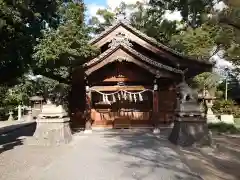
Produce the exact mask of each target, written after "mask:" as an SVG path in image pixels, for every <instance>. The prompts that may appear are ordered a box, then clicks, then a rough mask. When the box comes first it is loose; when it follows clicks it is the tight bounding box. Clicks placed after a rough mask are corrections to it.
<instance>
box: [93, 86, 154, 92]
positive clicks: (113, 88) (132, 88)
mask: <svg viewBox="0 0 240 180" xmlns="http://www.w3.org/2000/svg"><path fill="white" fill-rule="evenodd" d="M91 89H92V90H96V91H101V92H102V91H119V90H125V91H143V90H145V89H152V87H151V86H93V87H91Z"/></svg>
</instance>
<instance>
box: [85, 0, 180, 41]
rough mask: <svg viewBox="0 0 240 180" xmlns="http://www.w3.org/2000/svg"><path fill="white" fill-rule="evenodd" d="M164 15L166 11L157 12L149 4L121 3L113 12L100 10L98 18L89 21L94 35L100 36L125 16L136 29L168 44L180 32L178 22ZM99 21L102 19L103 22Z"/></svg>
mask: <svg viewBox="0 0 240 180" xmlns="http://www.w3.org/2000/svg"><path fill="white" fill-rule="evenodd" d="M164 13H165V12H164V11H161V10H156V9H154V8H153V7H149V6H148V4H144V3H140V2H137V3H136V4H125V3H121V4H120V5H119V7H117V8H116V9H115V10H113V11H112V10H110V9H99V10H98V11H97V14H96V16H94V17H92V18H91V19H90V20H89V25H90V26H91V27H92V29H93V33H94V34H99V33H100V32H102V31H103V30H104V29H105V28H106V27H108V26H110V25H112V23H113V22H114V20H115V19H116V18H117V16H118V15H123V16H125V19H127V20H128V21H129V23H130V24H131V25H132V26H133V27H135V28H136V29H138V30H140V31H141V32H143V33H145V34H147V35H148V36H150V37H153V38H155V39H156V40H158V41H160V42H161V43H167V42H168V41H169V40H170V38H171V36H172V35H173V34H176V33H177V32H178V29H177V22H176V21H168V20H167V19H165V17H164ZM99 17H100V18H99ZM99 19H102V20H103V22H102V21H100V20H99Z"/></svg>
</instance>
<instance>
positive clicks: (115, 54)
mask: <svg viewBox="0 0 240 180" xmlns="http://www.w3.org/2000/svg"><path fill="white" fill-rule="evenodd" d="M121 53H122V54H121ZM119 56H120V57H121V58H119ZM124 56H126V57H128V58H130V59H139V60H141V61H143V62H144V63H142V62H141V61H139V62H136V60H131V61H132V62H133V63H135V64H137V65H140V64H142V66H143V68H144V67H146V65H145V64H148V65H147V66H149V65H150V66H154V67H155V68H156V69H163V70H166V71H169V72H172V73H176V74H183V71H181V70H179V69H176V68H172V67H170V66H167V65H164V64H162V63H160V62H156V61H154V60H152V59H150V58H148V57H146V56H144V55H142V54H141V53H139V52H137V51H136V50H134V49H133V48H131V47H130V46H127V45H124V44H120V45H117V46H114V47H112V48H109V49H108V50H106V51H105V52H104V53H102V54H100V55H99V56H98V57H96V58H94V59H93V60H91V61H89V62H87V63H85V64H84V65H83V67H84V68H86V69H91V68H90V67H91V66H94V65H96V64H98V63H101V62H103V61H106V59H107V58H108V57H110V58H112V59H111V62H113V61H114V58H115V59H124ZM125 59H126V58H125ZM126 61H127V60H126ZM150 66H149V67H150ZM86 72H88V70H87V71H86ZM89 72H90V71H89ZM86 74H88V73H86Z"/></svg>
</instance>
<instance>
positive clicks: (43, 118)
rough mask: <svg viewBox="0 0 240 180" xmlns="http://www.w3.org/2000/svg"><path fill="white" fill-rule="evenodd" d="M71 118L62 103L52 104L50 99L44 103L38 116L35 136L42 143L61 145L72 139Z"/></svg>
mask: <svg viewBox="0 0 240 180" xmlns="http://www.w3.org/2000/svg"><path fill="white" fill-rule="evenodd" d="M69 121H70V118H69V117H68V113H67V112H66V111H65V110H64V108H63V106H62V105H55V104H52V102H51V101H50V100H48V101H47V104H44V105H43V108H42V112H41V113H40V114H39V116H38V117H37V120H36V122H37V127H36V130H35V133H34V138H35V140H37V143H38V144H40V145H59V144H65V143H69V142H70V141H71V140H72V132H71V129H70V125H69Z"/></svg>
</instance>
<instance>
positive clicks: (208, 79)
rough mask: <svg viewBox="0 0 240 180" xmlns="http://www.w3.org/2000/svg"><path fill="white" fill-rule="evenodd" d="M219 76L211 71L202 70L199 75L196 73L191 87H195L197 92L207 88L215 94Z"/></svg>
mask: <svg viewBox="0 0 240 180" xmlns="http://www.w3.org/2000/svg"><path fill="white" fill-rule="evenodd" d="M219 80H220V76H219V75H218V74H216V73H212V72H204V73H202V74H200V75H197V76H196V77H194V78H193V80H192V86H193V88H195V89H197V90H198V91H199V92H203V91H204V90H208V92H209V93H210V94H211V95H213V96H214V95H215V93H216V90H217V87H218V84H219Z"/></svg>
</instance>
